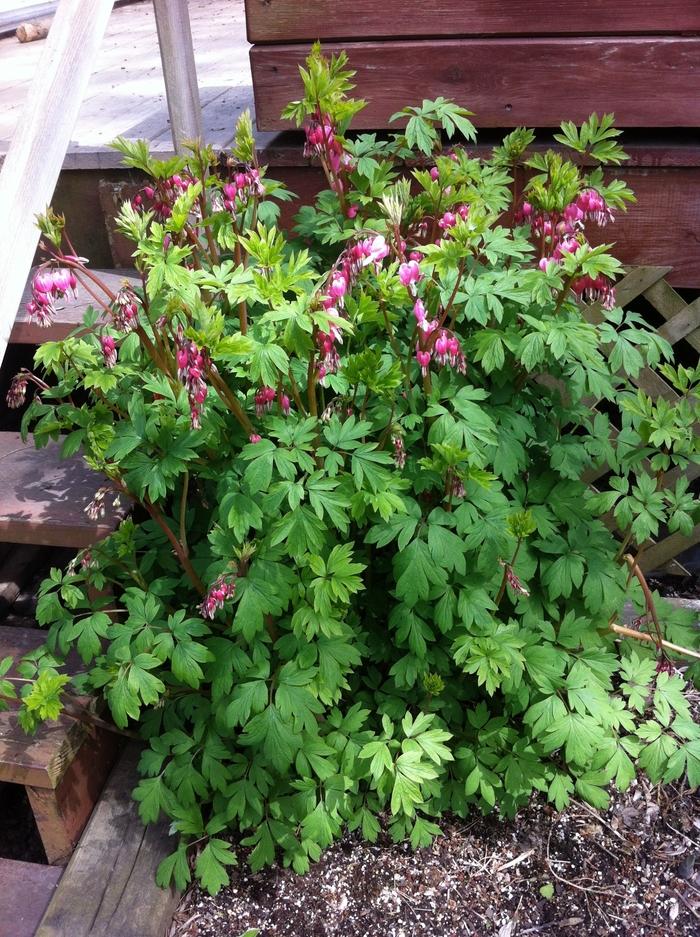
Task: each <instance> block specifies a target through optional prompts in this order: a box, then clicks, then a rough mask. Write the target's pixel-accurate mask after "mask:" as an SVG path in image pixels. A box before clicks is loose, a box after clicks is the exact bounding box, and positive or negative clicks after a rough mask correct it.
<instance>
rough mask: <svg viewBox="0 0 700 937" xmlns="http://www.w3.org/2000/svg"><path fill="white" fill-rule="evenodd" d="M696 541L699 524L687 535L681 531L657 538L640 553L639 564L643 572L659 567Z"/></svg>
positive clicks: (699, 531) (699, 541)
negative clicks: (661, 538) (655, 541)
mask: <svg viewBox="0 0 700 937" xmlns="http://www.w3.org/2000/svg"><path fill="white" fill-rule="evenodd" d="M696 543H700V524H698V525H697V526H696V527H695V528H694V530H693V532H692V534H690V536H688V537H686V536H685V535H684V534H681V533H675V534H670V536H668V537H666V538H665V539H664V540H659V542H658V543H655V544H653V545H652V546H650V547H649V548H648V549H647V550H645V551H644V552H643V553H642V555H641V557H640V559H639V566H640V568H641V569H642V572H645V573H647V572H651V571H652V570H655V569H660V568H661V567H662V566H663V565H664V564H665V563H667V562H668V561H669V560H670V559H672V558H674V557H677V556H678V555H679V554H681V553H683V552H684V551H685V550H689V549H690V548H691V547H694V546H695V544H696Z"/></svg>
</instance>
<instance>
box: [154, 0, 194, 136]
mask: <svg viewBox="0 0 700 937" xmlns="http://www.w3.org/2000/svg"><path fill="white" fill-rule="evenodd" d="M153 10H154V12H155V15H156V26H157V27H158V45H159V47H160V60H161V62H162V64H163V77H164V79H165V94H166V97H167V99H168V113H169V114H170V129H171V132H172V136H173V145H174V146H175V149H176V150H177V151H178V152H182V151H183V145H184V143H185V142H186V141H187V140H195V139H201V138H202V108H201V105H200V103H199V86H198V84H197V67H196V65H195V62H194V48H193V46H192V30H191V28H190V18H189V14H188V11H187V0H153Z"/></svg>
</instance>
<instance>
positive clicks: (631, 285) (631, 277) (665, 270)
mask: <svg viewBox="0 0 700 937" xmlns="http://www.w3.org/2000/svg"><path fill="white" fill-rule="evenodd" d="M672 269H673V268H672V267H635V268H634V270H630V271H629V273H626V274H625V276H624V277H623V278H622V279H621V280H620V282H619V283H617V284H616V285H615V299H616V301H617V304H618V306H626V305H627V303H629V302H631V301H632V300H633V299H636V298H637V296H641V295H642V293H643V292H644V291H645V290H647V289H649V287H650V286H653V285H654V283H657V282H658V281H659V280H662V279H663V278H664V277H665V276H666V275H667V274H669V273H670V272H671V270H672Z"/></svg>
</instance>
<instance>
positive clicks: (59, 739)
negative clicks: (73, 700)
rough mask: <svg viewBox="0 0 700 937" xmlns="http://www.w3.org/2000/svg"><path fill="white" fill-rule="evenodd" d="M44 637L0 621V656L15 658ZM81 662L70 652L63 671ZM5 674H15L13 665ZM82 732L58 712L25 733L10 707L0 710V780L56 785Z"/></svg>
mask: <svg viewBox="0 0 700 937" xmlns="http://www.w3.org/2000/svg"><path fill="white" fill-rule="evenodd" d="M45 641H46V632H44V631H41V630H40V629H38V628H17V627H7V626H5V625H0V658H3V657H12V658H13V660H15V661H18V660H19V659H20V658H21V657H23V656H24V655H25V654H29V653H31V652H32V651H35V650H36V649H37V648H39V647H41V646H42V644H44V643H45ZM81 666H82V662H81V660H80V658H79V657H78V655H77V654H76V653H75V652H73V653H71V655H70V656H69V658H68V660H67V662H66V667H65V672H66V673H76V672H77V671H78V670H80V669H81ZM9 676H11V677H15V676H17V672H16V665H13V667H12V668H11V669H10V671H9ZM85 734H86V731H85V728H84V727H83V726H82V725H80V723H77V722H76V721H75V719H69V718H68V717H66V716H62V717H61V718H59V719H58V720H56V721H55V722H47V723H44V724H43V725H42V726H41V727H40V728H39V729H37V732H36V733H35V735H32V736H28V735H27V734H26V733H25V732H24V731H23V729H22V728H21V727H20V726H19V725H18V724H17V717H16V713H15V712H14V711H13V710H12V709H10V710H7V711H6V712H2V713H0V781H9V782H11V783H14V784H29V785H33V786H35V787H40V788H49V789H53V788H56V787H57V786H58V784H59V783H60V781H61V778H62V777H63V775H64V774H65V772H66V770H67V768H68V766H69V764H70V762H71V760H72V758H73V756H74V755H75V753H76V752H77V751H78V749H79V748H80V745H81V743H82V741H83V739H84V738H85Z"/></svg>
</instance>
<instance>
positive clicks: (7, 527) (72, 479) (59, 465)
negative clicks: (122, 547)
mask: <svg viewBox="0 0 700 937" xmlns="http://www.w3.org/2000/svg"><path fill="white" fill-rule="evenodd" d="M0 478H2V482H3V484H2V488H1V489H0V540H1V541H7V542H10V543H33V544H43V545H46V546H59V547H60V546H63V547H75V548H76V549H79V548H82V547H87V546H90V544H92V543H95V542H96V541H98V540H101V539H102V538H104V537H106V536H107V535H108V534H110V533H111V532H112V531H113V530H114V528H115V527H116V525H117V524H118V522H119V520H120V514H119V513H118V512H117V511H116V510H115V509H114V508H113V506H112V502H111V499H110V498H107V499H106V503H105V516H104V517H103V518H99V519H98V520H96V521H91V520H90V519H89V518H88V516H87V514H86V513H85V508H86V507H87V505H88V504H89V503H90V501H92V499H93V497H94V495H95V492H96V490H97V489H98V488H99V487H100V486H101V485H102V484H104V478H103V476H101V475H98V474H97V473H96V472H93V471H92V470H91V469H90V468H88V466H87V465H86V464H85V462H84V461H83V460H82V458H80V457H79V456H76V457H73V458H71V459H61V458H60V449H59V446H58V444H57V443H49V445H48V446H46V447H45V448H44V449H34V448H33V443H32V440H31V437H30V439H29V441H28V443H27V444H25V443H23V442H22V439H21V437H20V435H19V433H0Z"/></svg>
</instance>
